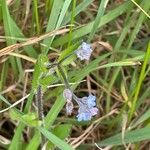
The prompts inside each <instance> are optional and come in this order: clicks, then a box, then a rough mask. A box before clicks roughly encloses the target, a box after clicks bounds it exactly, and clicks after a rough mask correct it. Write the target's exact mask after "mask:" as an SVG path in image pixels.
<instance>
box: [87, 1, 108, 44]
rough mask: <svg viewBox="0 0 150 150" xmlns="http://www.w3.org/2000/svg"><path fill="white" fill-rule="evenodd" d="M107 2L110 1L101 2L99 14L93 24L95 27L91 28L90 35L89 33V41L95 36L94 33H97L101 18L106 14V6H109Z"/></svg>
mask: <svg viewBox="0 0 150 150" xmlns="http://www.w3.org/2000/svg"><path fill="white" fill-rule="evenodd" d="M107 3H108V1H107V0H101V2H100V6H99V9H98V13H97V16H96V18H95V21H94V24H93V27H92V29H91V32H90V35H89V38H88V41H89V42H90V41H91V40H92V39H93V37H94V34H95V33H96V31H97V29H98V26H99V24H100V22H101V18H102V16H103V15H104V11H105V8H106V6H107Z"/></svg>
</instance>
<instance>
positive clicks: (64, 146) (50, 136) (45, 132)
mask: <svg viewBox="0 0 150 150" xmlns="http://www.w3.org/2000/svg"><path fill="white" fill-rule="evenodd" d="M38 130H39V131H40V132H41V133H42V134H43V135H44V136H45V137H46V138H47V139H49V140H50V141H51V142H52V143H53V144H54V145H56V146H57V147H58V148H60V149H61V150H73V148H72V147H71V146H70V145H69V144H67V143H66V142H64V141H63V140H61V139H60V138H58V137H57V136H56V135H54V134H53V133H51V132H49V131H48V130H47V129H44V128H41V127H39V128H38Z"/></svg>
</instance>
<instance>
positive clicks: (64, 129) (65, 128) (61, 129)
mask: <svg viewBox="0 0 150 150" xmlns="http://www.w3.org/2000/svg"><path fill="white" fill-rule="evenodd" d="M71 127H72V125H71V124H60V125H57V126H56V127H55V128H54V129H52V133H53V134H54V135H56V136H57V137H58V138H60V139H62V140H64V139H65V138H66V137H68V136H69V134H70V130H71ZM54 146H55V145H54V144H53V143H52V142H49V143H48V148H53V147H54Z"/></svg>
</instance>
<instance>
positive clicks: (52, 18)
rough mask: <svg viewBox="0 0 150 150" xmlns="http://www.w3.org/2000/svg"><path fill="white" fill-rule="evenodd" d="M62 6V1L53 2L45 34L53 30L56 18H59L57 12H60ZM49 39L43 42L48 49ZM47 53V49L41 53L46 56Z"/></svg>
mask: <svg viewBox="0 0 150 150" xmlns="http://www.w3.org/2000/svg"><path fill="white" fill-rule="evenodd" d="M62 5H63V1H62V0H59V1H58V0H55V1H54V2H53V7H52V10H51V14H50V16H49V19H48V24H47V28H46V32H49V31H53V30H54V29H55V27H56V24H57V21H58V17H59V12H60V10H61V7H62ZM51 39H52V38H48V39H45V40H44V41H43V44H44V45H46V46H47V47H49V46H50V45H51V43H50V41H51ZM47 52H48V49H47V48H43V53H45V54H46V53H47Z"/></svg>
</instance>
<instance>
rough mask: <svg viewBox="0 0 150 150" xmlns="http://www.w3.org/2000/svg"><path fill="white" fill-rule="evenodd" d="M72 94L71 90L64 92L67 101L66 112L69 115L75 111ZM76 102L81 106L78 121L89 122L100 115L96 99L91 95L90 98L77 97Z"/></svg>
mask: <svg viewBox="0 0 150 150" xmlns="http://www.w3.org/2000/svg"><path fill="white" fill-rule="evenodd" d="M71 93H72V92H71V91H70V90H69V89H65V90H64V93H63V95H64V98H65V99H66V100H67V104H66V111H67V114H71V113H72V110H73V103H72V99H69V98H72V95H73V93H72V94H71ZM76 102H77V103H78V105H79V109H78V115H77V120H78V121H89V120H91V119H92V117H93V116H95V115H96V114H97V113H98V108H97V107H96V97H95V96H93V95H91V94H90V95H89V96H88V97H83V98H78V97H76Z"/></svg>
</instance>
